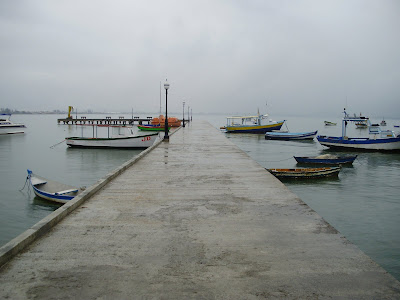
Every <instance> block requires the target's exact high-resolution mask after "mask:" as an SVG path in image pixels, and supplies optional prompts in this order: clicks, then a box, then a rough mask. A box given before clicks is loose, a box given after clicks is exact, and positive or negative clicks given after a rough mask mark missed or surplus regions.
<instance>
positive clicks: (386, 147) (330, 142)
mask: <svg viewBox="0 0 400 300" xmlns="http://www.w3.org/2000/svg"><path fill="white" fill-rule="evenodd" d="M344 114H345V115H344V118H343V120H342V136H325V135H319V136H317V140H318V142H319V143H320V144H321V145H323V146H326V147H329V148H333V149H355V150H370V151H399V150H400V135H398V134H396V133H395V132H394V131H392V130H381V129H380V127H379V125H377V124H374V125H372V124H371V122H370V121H369V119H367V120H365V117H362V118H360V117H356V116H355V117H350V116H349V115H348V114H347V113H346V110H344ZM361 121H366V122H367V124H368V127H369V137H365V138H350V137H347V136H346V126H347V123H348V122H361Z"/></svg>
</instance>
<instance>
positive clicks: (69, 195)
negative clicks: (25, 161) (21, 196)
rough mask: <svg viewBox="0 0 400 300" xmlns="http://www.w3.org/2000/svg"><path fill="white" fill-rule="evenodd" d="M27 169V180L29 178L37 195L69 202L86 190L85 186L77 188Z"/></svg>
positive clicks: (56, 200)
mask: <svg viewBox="0 0 400 300" xmlns="http://www.w3.org/2000/svg"><path fill="white" fill-rule="evenodd" d="M27 171H28V178H27V180H29V183H30V184H31V186H32V188H33V192H34V193H35V195H36V196H38V197H40V198H43V199H46V200H50V201H54V202H58V203H67V202H68V201H69V200H72V199H74V198H75V197H76V196H77V195H79V194H80V193H81V192H82V191H83V190H84V188H75V187H72V186H69V185H66V184H63V183H59V182H55V181H51V180H48V179H45V178H43V177H40V176H38V175H36V174H33V172H32V171H31V170H27Z"/></svg>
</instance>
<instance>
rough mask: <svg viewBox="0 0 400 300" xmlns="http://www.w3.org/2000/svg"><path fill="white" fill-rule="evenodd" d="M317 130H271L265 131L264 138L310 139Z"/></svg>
mask: <svg viewBox="0 0 400 300" xmlns="http://www.w3.org/2000/svg"><path fill="white" fill-rule="evenodd" d="M317 133H318V131H310V132H279V131H271V132H266V133H265V138H266V139H268V140H286V141H288V140H312V139H314V138H315V136H316V135H317Z"/></svg>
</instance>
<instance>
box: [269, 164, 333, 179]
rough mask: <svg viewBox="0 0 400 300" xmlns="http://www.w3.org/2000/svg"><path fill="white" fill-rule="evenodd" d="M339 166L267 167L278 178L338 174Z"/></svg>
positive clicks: (302, 177) (318, 176) (306, 177)
mask: <svg viewBox="0 0 400 300" xmlns="http://www.w3.org/2000/svg"><path fill="white" fill-rule="evenodd" d="M340 169H341V168H340V167H339V166H338V167H326V168H298V169H267V170H268V171H269V172H270V173H271V174H272V175H274V176H275V177H277V178H279V179H308V178H322V177H330V176H338V174H339V171H340Z"/></svg>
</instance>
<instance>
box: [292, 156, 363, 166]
mask: <svg viewBox="0 0 400 300" xmlns="http://www.w3.org/2000/svg"><path fill="white" fill-rule="evenodd" d="M293 157H294V159H295V160H296V161H297V163H299V164H322V165H344V164H348V165H350V164H352V163H353V162H354V160H355V159H356V158H357V155H352V156H336V155H332V154H323V155H318V156H293Z"/></svg>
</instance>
